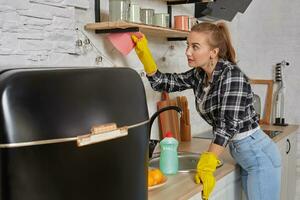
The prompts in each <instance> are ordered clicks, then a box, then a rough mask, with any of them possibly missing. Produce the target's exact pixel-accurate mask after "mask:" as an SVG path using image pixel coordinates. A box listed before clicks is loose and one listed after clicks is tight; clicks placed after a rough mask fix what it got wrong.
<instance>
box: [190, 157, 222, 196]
mask: <svg viewBox="0 0 300 200" xmlns="http://www.w3.org/2000/svg"><path fill="white" fill-rule="evenodd" d="M219 164H220V161H219V160H218V158H217V156H216V155H215V154H214V153H212V152H203V153H202V154H201V156H200V159H199V161H198V164H197V173H196V176H195V182H196V183H197V184H199V183H200V182H201V183H202V185H203V189H202V199H203V200H207V199H208V197H209V195H210V193H211V192H212V191H213V189H214V187H215V184H216V180H215V177H214V174H213V173H214V172H215V171H216V168H217V166H218V165H219Z"/></svg>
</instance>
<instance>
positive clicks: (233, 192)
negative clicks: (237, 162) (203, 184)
mask: <svg viewBox="0 0 300 200" xmlns="http://www.w3.org/2000/svg"><path fill="white" fill-rule="evenodd" d="M201 199H202V198H201V193H198V194H196V195H195V196H193V197H192V198H190V199H189V200H201ZM241 199H242V183H241V178H240V171H239V168H237V169H236V170H234V171H232V172H231V173H229V174H228V175H226V176H225V177H224V178H222V179H220V180H219V181H217V183H216V186H215V188H214V190H213V192H212V194H211V196H210V198H209V200H241Z"/></svg>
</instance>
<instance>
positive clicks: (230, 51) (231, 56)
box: [216, 22, 236, 64]
mask: <svg viewBox="0 0 300 200" xmlns="http://www.w3.org/2000/svg"><path fill="white" fill-rule="evenodd" d="M216 26H217V27H218V29H219V31H220V32H221V33H222V35H223V37H224V42H225V46H226V47H225V48H226V50H225V51H223V52H221V54H222V53H223V54H224V55H220V57H223V58H226V59H228V60H229V61H230V62H232V63H234V64H236V60H235V56H236V55H235V50H234V48H233V45H232V41H231V37H230V33H229V30H228V27H227V25H226V24H225V23H224V22H218V23H217V24H216Z"/></svg>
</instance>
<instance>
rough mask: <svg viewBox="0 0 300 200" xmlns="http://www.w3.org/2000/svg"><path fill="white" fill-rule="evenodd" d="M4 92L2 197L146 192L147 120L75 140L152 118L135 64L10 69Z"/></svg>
mask: <svg viewBox="0 0 300 200" xmlns="http://www.w3.org/2000/svg"><path fill="white" fill-rule="evenodd" d="M0 94H1V106H0V107H1V110H0V129H1V133H0V181H1V182H0V200H101V199H104V200H108V199H129V200H135V199H136V200H143V199H147V163H148V124H147V123H144V124H142V125H139V126H136V127H135V128H131V129H129V130H128V135H127V136H125V137H120V138H116V139H113V140H108V141H104V142H100V143H95V144H91V145H87V146H83V147H78V146H77V143H76V141H74V140H72V138H76V137H77V136H79V135H82V134H86V133H89V131H90V129H91V127H93V126H94V125H99V124H106V123H112V122H114V123H116V124H117V125H118V127H122V126H131V125H135V124H138V123H141V122H146V121H147V120H148V119H149V115H148V109H147V102H146V96H145V90H144V86H143V83H142V80H141V78H140V77H139V75H138V73H136V72H135V71H134V70H132V69H130V68H84V67H82V68H23V69H22V68H15V69H8V70H3V71H2V72H0ZM70 138H71V139H70ZM68 139H70V140H68ZM43 141H53V142H50V143H47V142H46V143H45V144H43Z"/></svg>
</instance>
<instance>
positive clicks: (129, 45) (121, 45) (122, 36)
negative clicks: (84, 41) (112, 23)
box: [107, 32, 142, 56]
mask: <svg viewBox="0 0 300 200" xmlns="http://www.w3.org/2000/svg"><path fill="white" fill-rule="evenodd" d="M132 34H135V35H136V36H137V37H138V38H140V37H142V33H140V32H125V33H110V34H108V36H107V37H108V39H109V41H110V42H111V43H112V44H113V45H114V47H115V48H116V49H118V51H120V52H121V53H122V54H123V55H124V56H126V55H128V54H129V52H130V51H131V50H132V49H133V48H134V47H135V43H134V42H133V41H132V39H131V35H132Z"/></svg>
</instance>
